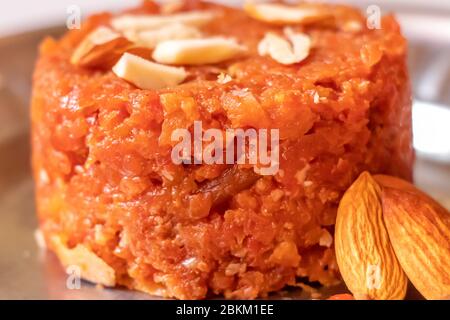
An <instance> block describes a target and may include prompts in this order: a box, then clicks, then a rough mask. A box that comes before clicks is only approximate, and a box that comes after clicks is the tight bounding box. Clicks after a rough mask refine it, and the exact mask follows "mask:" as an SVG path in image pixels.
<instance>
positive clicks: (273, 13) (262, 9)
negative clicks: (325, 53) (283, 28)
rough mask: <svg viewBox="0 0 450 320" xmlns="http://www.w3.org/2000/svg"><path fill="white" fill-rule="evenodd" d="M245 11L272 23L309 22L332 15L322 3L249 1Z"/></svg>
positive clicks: (253, 16) (245, 5)
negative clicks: (290, 4) (293, 4)
mask: <svg viewBox="0 0 450 320" xmlns="http://www.w3.org/2000/svg"><path fill="white" fill-rule="evenodd" d="M244 10H245V12H246V13H247V14H248V15H249V16H250V17H252V18H254V19H256V20H260V21H263V22H266V23H270V24H276V25H286V24H309V23H314V22H317V21H321V20H324V19H328V18H330V17H331V16H332V15H331V14H330V12H328V11H327V10H325V9H324V8H323V7H322V6H320V5H315V4H311V3H301V4H298V5H296V6H289V5H285V4H280V3H255V2H254V1H247V2H246V3H245V4H244Z"/></svg>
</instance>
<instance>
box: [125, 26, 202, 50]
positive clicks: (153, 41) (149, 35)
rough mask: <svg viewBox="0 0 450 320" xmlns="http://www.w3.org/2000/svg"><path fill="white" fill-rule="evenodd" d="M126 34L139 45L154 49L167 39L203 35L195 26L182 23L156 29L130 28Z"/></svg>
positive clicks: (190, 37) (194, 37)
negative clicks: (137, 29) (140, 29)
mask: <svg viewBox="0 0 450 320" xmlns="http://www.w3.org/2000/svg"><path fill="white" fill-rule="evenodd" d="M124 34H125V36H126V37H127V38H128V39H130V40H131V41H133V42H134V43H135V44H136V45H138V46H143V47H145V48H150V49H153V48H155V47H156V45H157V44H158V43H160V42H163V41H167V40H180V39H196V38H200V37H201V36H202V33H201V32H200V30H198V29H197V28H195V27H190V26H186V25H183V24H180V23H174V24H169V25H166V26H163V27H161V28H158V29H154V30H146V31H141V32H136V31H134V30H131V31H130V30H129V31H126V32H124Z"/></svg>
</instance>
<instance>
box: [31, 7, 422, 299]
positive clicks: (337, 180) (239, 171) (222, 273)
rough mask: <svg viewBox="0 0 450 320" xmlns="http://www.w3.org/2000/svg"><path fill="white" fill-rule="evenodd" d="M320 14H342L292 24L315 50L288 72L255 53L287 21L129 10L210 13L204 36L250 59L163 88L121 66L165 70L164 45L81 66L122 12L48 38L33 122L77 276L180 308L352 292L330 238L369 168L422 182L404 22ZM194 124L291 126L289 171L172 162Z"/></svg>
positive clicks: (47, 208) (42, 170)
mask: <svg viewBox="0 0 450 320" xmlns="http://www.w3.org/2000/svg"><path fill="white" fill-rule="evenodd" d="M316 6H317V8H318V9H319V10H327V12H330V13H331V17H330V16H326V18H324V19H323V20H321V19H312V20H311V21H309V22H308V23H302V24H293V23H289V24H288V26H289V28H290V31H291V32H299V33H300V32H301V33H302V34H304V35H306V36H307V37H309V39H310V43H311V48H310V49H309V51H306V52H301V54H299V55H298V57H300V56H301V59H303V60H301V59H298V61H299V62H296V61H294V62H293V63H287V64H283V63H280V62H279V61H277V60H276V56H275V54H272V55H271V54H270V52H269V51H268V50H266V51H265V52H268V54H261V52H259V51H258V44H259V43H260V42H261V40H263V39H264V38H265V36H266V35H267V34H268V33H270V32H271V33H273V34H274V35H278V36H280V37H284V35H283V32H284V31H283V28H285V27H286V26H284V25H280V23H279V21H276V22H277V23H270V21H269V22H268V21H264V19H258V18H257V17H256V18H255V17H254V16H253V15H249V14H248V13H246V12H244V11H243V10H241V9H235V8H228V7H224V6H219V5H215V4H209V3H204V2H200V1H192V0H191V1H185V2H184V4H183V5H181V6H179V7H177V8H175V9H174V10H175V12H170V13H167V12H166V10H162V8H160V7H159V6H158V5H156V4H154V3H153V2H150V1H146V2H144V4H143V5H142V6H141V7H139V8H136V9H133V10H130V11H128V12H127V14H128V15H139V16H142V15H152V16H153V15H155V14H159V13H160V12H162V11H164V15H165V16H166V15H168V14H183V12H191V11H211V12H214V14H215V15H216V17H215V18H214V19H211V20H210V21H207V22H206V23H204V24H202V25H199V26H195V28H198V30H199V31H200V32H201V34H202V37H218V36H220V37H227V38H232V39H234V40H235V41H236V42H237V43H238V44H239V45H240V46H244V47H245V48H246V50H245V52H242V53H241V52H240V53H239V55H236V56H232V57H231V56H230V57H229V59H228V60H224V61H220V62H218V63H214V64H198V65H183V66H182V67H183V68H185V71H186V77H185V78H182V79H183V80H182V82H181V83H180V84H177V85H170V86H166V87H164V88H162V89H161V88H157V89H156V88H155V89H143V88H139V87H137V86H136V85H134V84H133V83H132V82H128V81H126V80H125V79H122V78H120V77H118V76H117V75H116V74H115V73H114V72H113V71H111V67H112V66H113V65H114V64H115V63H116V62H117V60H118V59H119V58H120V56H121V54H122V53H123V52H125V51H126V52H134V53H135V54H137V55H138V56H140V57H142V58H144V59H146V60H147V61H154V60H153V58H152V50H153V49H154V48H139V45H138V46H137V47H136V46H135V47H130V48H128V47H127V46H128V45H129V41H122V42H121V50H123V52H120V53H118V52H117V50H116V51H114V50H113V51H112V52H110V54H109V55H106V56H104V55H99V56H98V57H96V58H98V59H97V60H98V61H100V64H98V63H96V64H94V65H77V64H74V63H71V57H72V55H73V53H74V51H75V50H76V48H77V47H78V46H79V45H80V43H81V42H82V41H83V40H84V39H85V38H86V37H87V36H88V35H89V34H90V33H91V32H92V31H93V30H95V29H96V28H98V27H99V26H105V27H109V28H113V26H112V23H111V21H112V19H114V17H115V16H113V15H112V14H108V13H104V14H99V15H95V16H92V17H90V18H89V19H88V20H87V21H85V22H84V23H83V24H82V28H81V30H72V31H70V32H68V33H67V34H66V35H64V36H63V37H62V38H61V39H60V40H53V39H50V38H49V39H46V40H45V41H44V42H43V43H42V45H41V49H40V57H39V59H38V62H37V65H36V70H35V74H34V79H33V80H34V86H33V95H32V111H31V119H32V146H33V169H34V176H35V181H36V201H37V211H38V216H39V221H40V228H41V230H42V231H43V233H44V236H45V239H46V242H47V244H48V245H49V246H50V248H51V249H53V250H54V251H55V252H56V253H57V254H58V256H59V257H60V260H61V261H62V262H63V263H64V264H65V265H66V264H77V263H78V262H79V263H81V262H82V264H83V266H82V267H81V270H82V276H83V272H84V271H86V273H85V274H86V275H85V278H87V279H88V280H91V281H95V282H99V283H104V284H106V285H112V286H114V285H119V286H125V287H128V288H131V289H137V290H141V291H145V292H148V293H150V294H154V295H160V296H165V297H175V298H181V299H202V298H205V297H209V296H212V295H223V296H225V297H226V298H243V299H253V298H257V297H261V296H262V297H265V296H267V294H268V293H270V292H274V291H277V290H280V289H282V288H284V287H286V286H299V284H301V283H305V282H312V283H316V282H318V283H320V284H322V285H324V286H330V285H333V284H336V283H338V282H339V281H340V276H339V271H338V268H337V265H336V260H335V256H334V249H333V231H334V230H333V229H334V224H335V218H336V210H337V206H338V203H339V200H340V198H341V196H342V194H343V193H344V191H345V190H346V189H347V188H348V187H349V186H350V185H351V183H352V182H353V181H354V179H356V177H358V175H359V174H360V173H361V172H362V171H364V170H368V171H370V172H372V173H384V174H390V175H396V176H399V177H402V178H405V179H408V180H411V174H412V164H413V158H414V156H413V151H412V146H411V100H410V88H409V79H408V73H407V69H406V64H405V60H406V59H405V56H406V41H405V39H404V38H403V37H402V35H401V34H400V30H399V26H398V24H397V22H396V21H395V19H394V18H393V17H392V16H385V17H383V18H382V21H381V29H375V30H369V29H368V28H367V26H366V24H365V17H364V16H363V15H362V14H361V13H360V12H359V11H357V10H355V9H352V8H349V7H345V6H331V5H316ZM349 26H351V27H349ZM355 26H356V27H355ZM186 28H187V27H186ZM189 28H192V26H190V27H189ZM194 31H195V30H194ZM194 31H192V32H190V33H189V34H190V36H192V35H195V36H198V35H197V33H195V32H194ZM130 41H131V40H130ZM305 43H306V42H305ZM260 49H261V48H260ZM265 49H267V48H265ZM119 51H120V50H119ZM260 51H261V50H260ZM272 53H273V52H272ZM102 54H103V53H102ZM294 58H295V57H294ZM300 60H301V61H300ZM180 79H181V78H180ZM194 121H201V122H202V124H203V129H205V130H206V129H208V128H216V129H220V130H222V131H225V130H226V129H230V128H244V129H247V128H255V129H279V132H280V146H279V155H280V157H279V158H280V165H279V168H280V170H279V171H278V172H277V173H276V174H275V175H273V176H262V175H258V174H256V173H255V172H254V170H253V168H252V166H251V165H248V164H247V165H237V164H235V165H226V164H211V165H207V164H181V165H176V164H174V163H173V161H172V159H171V150H172V148H173V146H174V143H173V141H171V139H170V137H171V133H172V132H173V130H175V129H177V128H185V129H189V130H191V129H192V125H193V123H194ZM80 256H81V257H80ZM80 261H81V262H80ZM91 264H92V267H90V265H91ZM92 268H94V269H92ZM96 272H97V274H95V273H96Z"/></svg>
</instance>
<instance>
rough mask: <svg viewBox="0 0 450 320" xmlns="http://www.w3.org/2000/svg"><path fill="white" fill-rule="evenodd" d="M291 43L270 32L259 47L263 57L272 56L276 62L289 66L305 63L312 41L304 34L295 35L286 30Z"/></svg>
mask: <svg viewBox="0 0 450 320" xmlns="http://www.w3.org/2000/svg"><path fill="white" fill-rule="evenodd" d="M285 34H286V36H287V38H288V39H289V41H288V40H287V39H285V38H283V37H280V36H279V35H277V34H275V33H273V32H268V33H267V34H266V35H265V37H264V39H263V40H261V42H260V43H259V45H258V53H259V54H260V55H261V56H270V57H271V58H272V59H274V60H275V61H277V62H279V63H281V64H285V65H289V64H294V63H299V62H301V61H303V60H304V59H305V58H306V57H307V56H308V55H309V51H310V48H311V39H310V38H309V37H308V36H307V35H305V34H303V33H294V32H293V31H292V30H291V29H288V28H287V29H286V30H285Z"/></svg>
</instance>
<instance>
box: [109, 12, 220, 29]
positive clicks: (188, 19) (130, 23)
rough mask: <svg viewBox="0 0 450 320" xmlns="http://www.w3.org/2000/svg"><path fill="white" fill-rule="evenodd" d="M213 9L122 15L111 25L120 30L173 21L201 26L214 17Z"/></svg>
mask: <svg viewBox="0 0 450 320" xmlns="http://www.w3.org/2000/svg"><path fill="white" fill-rule="evenodd" d="M214 16H215V14H214V12H212V11H190V12H183V13H177V14H172V15H130V14H126V15H122V16H118V17H117V18H114V19H112V21H111V25H112V26H113V28H114V29H116V30H119V31H130V30H135V31H142V30H149V29H157V28H161V27H162V26H166V25H169V24H173V23H180V24H184V25H188V26H194V27H200V26H203V25H205V24H207V23H208V22H210V21H211V20H212V19H213V18H214Z"/></svg>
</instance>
